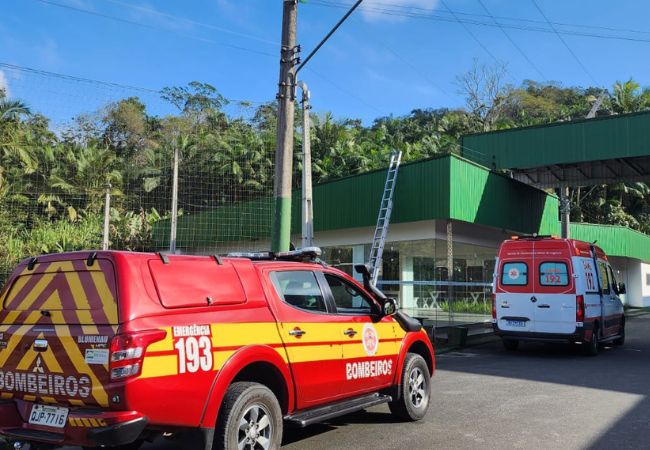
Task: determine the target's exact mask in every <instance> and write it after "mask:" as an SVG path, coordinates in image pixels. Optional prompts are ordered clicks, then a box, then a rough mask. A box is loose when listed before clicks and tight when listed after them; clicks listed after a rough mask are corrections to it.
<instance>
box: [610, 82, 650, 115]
mask: <svg viewBox="0 0 650 450" xmlns="http://www.w3.org/2000/svg"><path fill="white" fill-rule="evenodd" d="M648 106H650V91H648V89H643V90H641V86H639V83H637V82H636V81H634V80H633V79H632V78H630V79H629V80H627V81H626V82H625V83H621V82H620V81H617V82H616V83H614V96H613V98H612V108H613V109H614V111H615V112H617V113H619V114H625V113H632V112H637V111H642V110H644V109H647V108H648Z"/></svg>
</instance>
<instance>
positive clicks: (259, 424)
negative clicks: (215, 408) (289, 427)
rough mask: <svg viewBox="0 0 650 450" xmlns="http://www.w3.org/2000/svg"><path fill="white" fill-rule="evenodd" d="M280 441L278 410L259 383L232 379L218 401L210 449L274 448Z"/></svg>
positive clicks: (280, 418)
mask: <svg viewBox="0 0 650 450" xmlns="http://www.w3.org/2000/svg"><path fill="white" fill-rule="evenodd" d="M281 442H282V410H281V409H280V404H279V403H278V399H277V398H276V397H275V395H274V394H273V392H271V390H270V389H269V388H267V387H266V386H264V385H263V384H259V383H251V382H236V383H233V384H231V385H230V387H229V388H228V390H227V391H226V395H225V396H224V398H223V402H222V403H221V408H220V410H219V419H218V420H217V429H216V430H215V439H214V448H215V449H224V450H237V449H245V450H261V449H264V450H277V449H278V448H280V443H281Z"/></svg>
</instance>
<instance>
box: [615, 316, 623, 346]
mask: <svg viewBox="0 0 650 450" xmlns="http://www.w3.org/2000/svg"><path fill="white" fill-rule="evenodd" d="M612 344H614V345H623V344H625V318H623V320H622V321H621V331H619V332H618V337H617V338H616V339H614V341H612Z"/></svg>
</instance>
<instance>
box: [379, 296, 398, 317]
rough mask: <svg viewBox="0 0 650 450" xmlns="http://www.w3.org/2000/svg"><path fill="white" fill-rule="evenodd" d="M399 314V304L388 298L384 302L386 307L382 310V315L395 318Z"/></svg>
mask: <svg viewBox="0 0 650 450" xmlns="http://www.w3.org/2000/svg"><path fill="white" fill-rule="evenodd" d="M396 312H397V302H396V301H395V299H394V298H387V299H386V300H384V306H383V308H382V311H381V313H382V315H383V316H384V317H385V316H394V315H395V313H396Z"/></svg>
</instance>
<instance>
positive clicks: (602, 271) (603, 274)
mask: <svg viewBox="0 0 650 450" xmlns="http://www.w3.org/2000/svg"><path fill="white" fill-rule="evenodd" d="M598 275H599V276H600V285H601V287H602V288H603V294H609V274H608V273H607V266H606V265H605V263H604V262H602V261H598Z"/></svg>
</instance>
